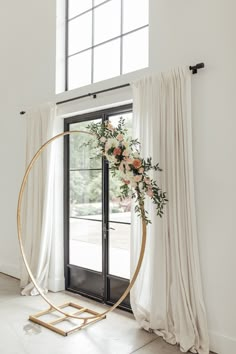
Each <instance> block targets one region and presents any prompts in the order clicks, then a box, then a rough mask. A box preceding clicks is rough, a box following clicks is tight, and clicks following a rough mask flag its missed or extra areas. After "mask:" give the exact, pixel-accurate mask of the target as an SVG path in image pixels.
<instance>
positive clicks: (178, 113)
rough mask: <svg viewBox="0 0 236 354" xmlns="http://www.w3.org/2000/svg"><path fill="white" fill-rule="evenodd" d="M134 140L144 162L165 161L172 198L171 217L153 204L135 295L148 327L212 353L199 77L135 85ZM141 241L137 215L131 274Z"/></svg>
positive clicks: (184, 346) (167, 76) (167, 77)
mask: <svg viewBox="0 0 236 354" xmlns="http://www.w3.org/2000/svg"><path fill="white" fill-rule="evenodd" d="M132 89H133V98H134V101H133V115H134V118H133V120H134V128H133V129H134V136H135V138H138V139H139V141H140V142H141V153H142V156H143V157H144V158H147V157H150V156H151V157H152V158H153V162H154V163H156V162H160V167H161V168H162V169H163V171H162V172H153V173H152V176H151V177H154V178H156V179H157V181H158V183H159V184H160V186H161V188H162V189H163V190H164V191H166V192H167V198H168V200H169V201H168V204H167V206H166V209H165V213H164V216H163V217H162V218H161V219H160V218H158V217H157V216H156V215H155V208H154V206H153V205H151V202H150V201H147V202H146V208H147V210H148V212H149V215H150V217H151V220H152V224H151V225H150V226H148V232H147V247H146V253H145V257H144V261H143V265H142V268H141V271H140V274H139V277H138V280H137V281H136V283H135V286H134V288H133V289H132V291H131V305H132V309H133V312H134V315H135V317H136V319H137V321H138V322H139V323H140V325H141V326H142V327H143V328H145V329H146V330H150V329H151V330H153V331H155V332H156V333H157V334H158V335H161V336H163V338H164V339H165V340H166V341H167V342H168V343H171V344H176V343H178V344H179V345H180V349H181V351H183V352H187V351H188V350H190V351H192V352H193V353H197V352H198V353H200V354H208V353H209V341H208V330H207V322H206V313H205V307H204V300H203V294H202V287H201V275H200V264H199V253H198V240H197V227H196V211H195V200H194V180H193V157H192V156H193V154H192V125H191V75H190V73H189V70H187V69H185V68H180V69H175V70H172V71H171V72H168V73H162V74H160V75H153V76H149V77H145V78H143V79H141V80H138V81H136V82H134V83H133V84H132ZM140 242H141V228H140V221H139V220H138V219H137V217H136V215H135V214H134V212H133V215H132V236H131V270H134V268H135V265H136V262H137V257H138V254H139V249H140Z"/></svg>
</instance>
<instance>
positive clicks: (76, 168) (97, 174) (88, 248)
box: [69, 113, 132, 278]
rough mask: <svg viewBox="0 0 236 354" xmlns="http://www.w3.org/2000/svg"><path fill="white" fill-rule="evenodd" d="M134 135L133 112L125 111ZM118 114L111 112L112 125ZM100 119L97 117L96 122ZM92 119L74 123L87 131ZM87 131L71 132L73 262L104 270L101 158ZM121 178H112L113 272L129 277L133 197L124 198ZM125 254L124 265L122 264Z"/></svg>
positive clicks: (115, 122) (115, 123)
mask: <svg viewBox="0 0 236 354" xmlns="http://www.w3.org/2000/svg"><path fill="white" fill-rule="evenodd" d="M122 117H123V118H125V121H126V127H127V129H128V131H129V135H131V129H132V113H125V114H124V115H122ZM119 119H120V115H119V116H111V117H110V121H111V123H112V124H113V126H116V125H117V124H118V121H119ZM98 121H99V120H98V119H97V120H96V122H98ZM90 123H91V121H85V122H79V123H75V124H71V126H70V129H71V130H83V131H86V127H87V126H88V124H90ZM90 139H91V135H88V134H81V133H78V134H73V135H70V145H69V146H70V240H71V242H70V263H71V264H75V265H78V266H83V267H85V268H90V269H94V270H98V271H101V267H102V223H101V221H102V159H101V158H94V157H93V156H92V155H91V148H90V147H89V146H84V143H86V142H88V140H90ZM120 184H121V182H120V180H119V178H118V177H113V176H110V178H109V220H110V243H109V246H110V250H109V253H110V257H109V259H110V261H109V265H110V266H109V267H110V274H115V275H118V276H122V277H125V278H129V240H130V225H129V224H130V218H131V216H130V207H131V200H123V201H121V200H120V199H119V197H118V195H119V193H120ZM120 257H122V265H121V264H120V263H121V262H120Z"/></svg>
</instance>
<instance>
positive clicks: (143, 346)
mask: <svg viewBox="0 0 236 354" xmlns="http://www.w3.org/2000/svg"><path fill="white" fill-rule="evenodd" d="M158 339H159V337H157V338H154V339H152V340H150V342H148V343H145V344H144V345H142V346H141V347H139V348H137V349H135V350H133V351H132V352H130V353H129V354H133V353H136V352H137V351H139V350H140V349H142V348H145V347H146V346H147V345H149V344H151V343H152V342H155V341H156V340H158Z"/></svg>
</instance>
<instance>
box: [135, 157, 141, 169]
mask: <svg viewBox="0 0 236 354" xmlns="http://www.w3.org/2000/svg"><path fill="white" fill-rule="evenodd" d="M133 166H134V168H136V169H139V167H141V161H140V160H139V159H134V161H133Z"/></svg>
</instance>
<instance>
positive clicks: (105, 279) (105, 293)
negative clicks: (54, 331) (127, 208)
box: [64, 104, 132, 311]
mask: <svg viewBox="0 0 236 354" xmlns="http://www.w3.org/2000/svg"><path fill="white" fill-rule="evenodd" d="M130 111H132V104H126V105H122V106H118V107H112V108H107V109H103V110H98V111H94V112H90V113H85V114H79V115H75V116H73V117H70V118H66V119H65V120H64V131H68V130H69V129H70V124H74V123H79V122H84V121H89V120H95V119H99V118H100V119H101V118H102V120H103V121H104V120H106V119H107V117H108V116H112V115H119V114H121V115H122V114H124V113H127V112H130ZM69 157H70V152H69V136H65V137H64V273H65V287H66V290H69V291H71V292H74V293H78V294H81V295H84V296H86V297H88V298H91V299H94V300H96V301H99V302H103V303H106V304H108V305H113V304H114V303H115V302H116V301H117V300H118V298H119V297H120V295H121V294H122V293H123V292H124V290H125V289H126V288H127V287H128V285H129V280H128V279H124V278H120V277H118V276H115V275H111V274H109V273H108V264H109V259H108V252H109V193H108V191H109V177H108V174H109V166H108V163H107V162H106V161H105V160H104V159H103V162H102V171H103V173H102V198H103V201H104V202H103V203H102V274H101V273H100V272H98V271H95V270H91V269H86V268H83V267H79V266H75V265H71V264H69V235H70V230H69V219H70V215H69V210H70V208H69V203H70V201H69V161H70V160H69ZM76 272H82V273H83V272H85V273H86V274H87V276H88V274H89V277H91V279H94V281H95V282H96V281H97V286H100V287H101V292H99V293H97V294H93V293H91V292H90V291H86V292H85V291H83V290H81V289H79V288H78V287H76V286H73V285H72V286H71V277H73V276H72V274H77V273H76ZM101 276H102V278H101ZM99 279H100V280H99ZM91 281H92V280H91ZM101 282H102V285H101ZM112 288H118V289H119V290H118V296H117V298H114V296H112V291H111V289H112ZM119 291H121V293H120V294H119ZM112 297H113V298H112ZM119 308H121V309H124V310H126V311H131V307H130V301H129V296H128V297H127V298H126V299H125V300H124V302H122V303H121V304H120V306H119Z"/></svg>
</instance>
